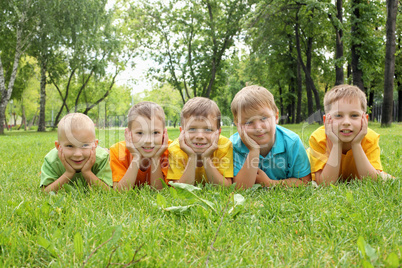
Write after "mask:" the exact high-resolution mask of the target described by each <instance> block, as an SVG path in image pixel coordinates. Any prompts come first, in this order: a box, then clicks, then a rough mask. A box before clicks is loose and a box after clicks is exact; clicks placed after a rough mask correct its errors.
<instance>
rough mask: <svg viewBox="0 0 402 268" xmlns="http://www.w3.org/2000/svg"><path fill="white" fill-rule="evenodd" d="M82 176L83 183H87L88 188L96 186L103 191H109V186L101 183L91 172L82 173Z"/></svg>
mask: <svg viewBox="0 0 402 268" xmlns="http://www.w3.org/2000/svg"><path fill="white" fill-rule="evenodd" d="M82 176H83V177H84V179H85V181H86V182H87V183H88V186H89V187H91V186H93V185H96V186H99V187H101V188H103V189H105V190H109V189H110V188H109V186H108V185H106V183H105V182H103V181H102V180H101V179H99V178H98V177H97V176H96V175H95V174H94V173H93V172H92V171H88V172H85V173H82Z"/></svg>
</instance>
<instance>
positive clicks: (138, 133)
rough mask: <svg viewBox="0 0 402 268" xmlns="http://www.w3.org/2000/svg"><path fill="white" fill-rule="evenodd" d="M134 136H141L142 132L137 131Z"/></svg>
mask: <svg viewBox="0 0 402 268" xmlns="http://www.w3.org/2000/svg"><path fill="white" fill-rule="evenodd" d="M135 134H137V135H142V134H143V132H142V131H137V132H135Z"/></svg>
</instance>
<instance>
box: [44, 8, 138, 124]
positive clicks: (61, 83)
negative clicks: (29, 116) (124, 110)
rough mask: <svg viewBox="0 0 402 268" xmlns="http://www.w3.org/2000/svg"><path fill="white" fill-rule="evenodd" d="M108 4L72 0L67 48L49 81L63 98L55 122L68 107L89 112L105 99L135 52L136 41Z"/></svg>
mask: <svg viewBox="0 0 402 268" xmlns="http://www.w3.org/2000/svg"><path fill="white" fill-rule="evenodd" d="M106 3H107V1H105V0H92V1H86V2H85V5H83V3H82V1H78V0H77V1H69V2H68V5H69V8H68V9H67V8H66V10H67V11H66V13H65V16H66V18H65V20H66V21H68V22H69V23H68V24H67V25H66V26H65V29H64V31H65V35H64V36H63V40H64V41H63V50H62V53H60V54H59V56H58V57H57V58H56V60H57V61H55V64H54V65H53V68H52V69H49V68H48V75H49V80H50V82H51V83H52V84H53V85H54V86H55V88H56V90H57V92H58V93H59V95H60V97H61V100H62V105H61V107H60V109H59V111H58V113H57V115H56V119H55V121H54V125H56V124H57V123H58V121H59V119H60V116H61V114H62V113H63V111H64V109H65V110H67V112H70V111H75V112H82V113H84V114H87V113H88V112H89V111H90V110H91V109H93V108H94V107H96V106H97V105H98V104H99V103H100V102H102V101H103V100H105V98H107V97H108V95H109V94H110V92H111V90H112V89H113V86H114V84H115V81H116V77H117V75H118V74H119V73H120V72H121V70H123V69H124V66H125V64H126V63H127V62H128V60H129V59H130V58H131V57H132V55H133V53H134V49H133V46H131V45H129V44H128V42H129V41H132V40H131V39H128V41H123V40H124V39H125V38H126V37H125V36H123V35H124V31H125V30H126V29H125V28H124V27H123V26H124V25H123V26H122V25H121V24H120V23H119V20H118V18H116V17H115V16H114V15H115V13H114V12H115V10H106ZM88 14H91V16H88ZM107 70H108V71H109V72H107ZM111 70H113V72H112V71H111ZM110 72H112V73H110Z"/></svg>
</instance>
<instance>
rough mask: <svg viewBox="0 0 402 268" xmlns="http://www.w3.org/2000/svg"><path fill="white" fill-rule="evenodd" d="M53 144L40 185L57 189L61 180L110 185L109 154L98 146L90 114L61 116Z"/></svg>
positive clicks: (66, 182) (63, 181)
mask: <svg viewBox="0 0 402 268" xmlns="http://www.w3.org/2000/svg"><path fill="white" fill-rule="evenodd" d="M57 136H58V138H57V141H56V142H55V146H56V148H53V150H51V151H50V152H49V153H48V154H47V155H46V156H45V160H44V163H43V165H42V169H41V181H40V186H41V187H44V190H45V191H46V192H50V191H53V192H57V191H58V190H59V189H60V188H61V187H62V186H63V185H64V184H73V185H74V184H77V183H78V184H81V185H88V186H92V185H98V186H100V187H102V188H105V189H108V188H109V186H112V173H111V171H110V166H109V154H108V153H107V152H106V151H105V150H104V149H102V148H100V147H98V140H97V139H96V137H95V126H94V123H93V122H92V120H91V118H89V117H88V116H86V115H85V114H81V113H71V114H67V115H66V116H64V117H63V118H62V119H61V120H60V122H59V124H58V128H57Z"/></svg>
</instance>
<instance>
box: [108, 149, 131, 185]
mask: <svg viewBox="0 0 402 268" xmlns="http://www.w3.org/2000/svg"><path fill="white" fill-rule="evenodd" d="M127 164H128V163H127V161H126V153H125V146H122V144H121V143H117V144H115V145H113V146H112V147H110V168H111V171H112V178H113V180H112V181H113V182H119V181H120V180H121V179H122V178H123V177H124V175H125V174H126V172H127V169H128V165H127Z"/></svg>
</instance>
